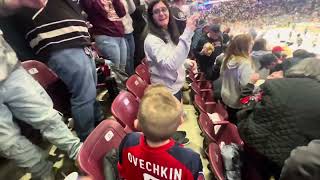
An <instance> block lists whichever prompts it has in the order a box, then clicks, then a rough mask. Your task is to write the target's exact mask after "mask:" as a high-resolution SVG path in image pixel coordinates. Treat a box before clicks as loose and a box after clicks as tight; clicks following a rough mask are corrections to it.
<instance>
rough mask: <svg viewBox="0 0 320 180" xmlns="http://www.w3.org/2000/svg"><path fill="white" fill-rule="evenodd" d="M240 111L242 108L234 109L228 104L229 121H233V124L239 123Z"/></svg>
mask: <svg viewBox="0 0 320 180" xmlns="http://www.w3.org/2000/svg"><path fill="white" fill-rule="evenodd" d="M238 111H240V109H234V108H231V107H229V106H227V112H228V115H229V121H230V122H232V123H233V124H237V123H238V118H237V113H238Z"/></svg>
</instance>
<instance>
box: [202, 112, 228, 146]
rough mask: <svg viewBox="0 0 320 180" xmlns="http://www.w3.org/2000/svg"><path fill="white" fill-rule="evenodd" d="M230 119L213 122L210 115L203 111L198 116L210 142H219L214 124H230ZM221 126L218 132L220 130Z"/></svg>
mask: <svg viewBox="0 0 320 180" xmlns="http://www.w3.org/2000/svg"><path fill="white" fill-rule="evenodd" d="M229 123H230V122H229V121H226V120H223V121H218V122H215V123H213V122H212V120H211V119H210V118H209V116H208V115H207V114H205V113H201V114H200V116H199V118H198V124H199V127H200V129H201V131H202V132H203V133H204V135H205V137H207V140H208V143H210V142H216V143H218V139H217V136H216V134H215V131H214V126H216V125H226V124H229ZM220 130H221V128H220V129H219V131H218V132H220ZM204 145H205V144H204Z"/></svg>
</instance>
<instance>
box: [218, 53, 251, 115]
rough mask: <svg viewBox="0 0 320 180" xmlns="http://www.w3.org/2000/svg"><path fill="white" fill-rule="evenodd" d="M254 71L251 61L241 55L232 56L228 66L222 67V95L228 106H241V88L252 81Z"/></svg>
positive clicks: (238, 107) (236, 107) (237, 107)
mask: <svg viewBox="0 0 320 180" xmlns="http://www.w3.org/2000/svg"><path fill="white" fill-rule="evenodd" d="M254 72H255V71H254V68H253V65H252V63H251V61H250V60H249V59H246V58H243V57H240V56H232V57H231V59H230V61H229V62H228V63H227V65H226V68H225V69H223V66H222V67H221V70H220V73H221V77H222V89H221V97H222V101H223V102H224V103H225V104H226V105H227V106H229V107H231V108H234V109H240V108H241V104H240V95H241V89H242V88H244V87H245V86H246V85H247V84H248V83H249V82H250V76H251V75H252V74H253V73H254Z"/></svg>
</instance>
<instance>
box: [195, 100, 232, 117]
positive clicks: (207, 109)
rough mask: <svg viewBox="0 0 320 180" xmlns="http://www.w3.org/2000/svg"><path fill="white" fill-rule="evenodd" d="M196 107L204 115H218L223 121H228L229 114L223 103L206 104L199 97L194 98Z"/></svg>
mask: <svg viewBox="0 0 320 180" xmlns="http://www.w3.org/2000/svg"><path fill="white" fill-rule="evenodd" d="M194 103H195V106H196V107H197V108H198V109H199V110H200V112H203V113H210V114H211V113H218V114H219V115H220V116H222V117H223V119H225V120H227V119H228V112H227V111H226V109H225V108H224V107H223V104H221V103H215V102H212V101H211V102H205V101H204V100H203V98H201V97H200V96H199V95H195V96H194Z"/></svg>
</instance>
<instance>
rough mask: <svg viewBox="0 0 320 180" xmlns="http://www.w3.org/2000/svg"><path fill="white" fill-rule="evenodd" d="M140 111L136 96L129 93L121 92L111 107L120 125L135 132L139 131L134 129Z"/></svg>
mask: <svg viewBox="0 0 320 180" xmlns="http://www.w3.org/2000/svg"><path fill="white" fill-rule="evenodd" d="M138 109H139V102H138V101H137V100H136V98H135V97H134V95H133V94H131V93H130V92H128V91H121V92H120V93H119V94H118V96H117V97H116V98H115V99H114V101H113V102H112V105H111V112H112V115H113V116H114V117H115V118H116V119H117V120H118V121H119V122H120V123H122V124H123V125H126V126H128V127H129V128H130V129H131V130H134V131H137V129H135V128H134V120H136V119H137V114H138Z"/></svg>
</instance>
